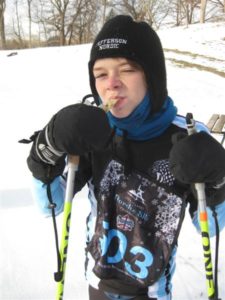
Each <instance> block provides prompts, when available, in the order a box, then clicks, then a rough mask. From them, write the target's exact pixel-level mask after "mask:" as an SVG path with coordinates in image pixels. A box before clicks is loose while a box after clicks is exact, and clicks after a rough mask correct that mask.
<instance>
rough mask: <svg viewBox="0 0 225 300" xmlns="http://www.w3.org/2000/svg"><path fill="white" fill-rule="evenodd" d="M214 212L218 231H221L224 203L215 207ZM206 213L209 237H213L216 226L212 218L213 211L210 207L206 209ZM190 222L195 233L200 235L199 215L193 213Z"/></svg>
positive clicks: (224, 219) (224, 209)
mask: <svg viewBox="0 0 225 300" xmlns="http://www.w3.org/2000/svg"><path fill="white" fill-rule="evenodd" d="M215 211H216V214H217V220H218V224H219V229H220V231H221V230H222V229H223V228H224V227H225V201H223V202H222V203H221V204H219V205H217V206H215ZM207 213H208V223H209V235H210V237H213V236H215V235H216V226H215V219H214V217H213V211H212V209H211V208H210V207H207ZM192 222H193V224H194V226H195V227H196V229H197V231H198V232H199V233H200V232H201V229H200V221H199V213H198V212H197V211H195V212H194V213H193V214H192Z"/></svg>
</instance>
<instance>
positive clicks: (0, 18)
mask: <svg viewBox="0 0 225 300" xmlns="http://www.w3.org/2000/svg"><path fill="white" fill-rule="evenodd" d="M4 13H5V0H0V38H1V41H0V42H1V43H0V49H2V50H4V49H6V38H5V18H4Z"/></svg>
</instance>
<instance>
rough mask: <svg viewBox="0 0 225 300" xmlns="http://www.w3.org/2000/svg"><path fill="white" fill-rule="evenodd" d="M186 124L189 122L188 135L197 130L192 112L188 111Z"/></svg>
mask: <svg viewBox="0 0 225 300" xmlns="http://www.w3.org/2000/svg"><path fill="white" fill-rule="evenodd" d="M186 124H187V131H188V135H192V134H193V133H195V132H196V129H195V120H194V117H193V114H192V113H187V115H186Z"/></svg>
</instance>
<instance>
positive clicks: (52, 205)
mask: <svg viewBox="0 0 225 300" xmlns="http://www.w3.org/2000/svg"><path fill="white" fill-rule="evenodd" d="M47 196H48V200H49V205H48V208H49V209H51V211H52V221H53V228H54V235H55V246H56V255H57V272H55V273H54V279H55V281H60V280H61V279H62V272H61V271H60V269H61V257H60V252H59V239H58V230H57V223H56V216H55V208H56V204H55V203H54V202H53V200H52V193H51V184H50V183H48V184H47Z"/></svg>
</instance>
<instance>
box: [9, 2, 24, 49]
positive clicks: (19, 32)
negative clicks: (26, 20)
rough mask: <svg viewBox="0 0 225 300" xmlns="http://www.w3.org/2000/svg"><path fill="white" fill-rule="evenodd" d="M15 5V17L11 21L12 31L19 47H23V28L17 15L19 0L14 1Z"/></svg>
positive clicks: (18, 14)
mask: <svg viewBox="0 0 225 300" xmlns="http://www.w3.org/2000/svg"><path fill="white" fill-rule="evenodd" d="M14 5H15V15H14V17H13V19H12V23H13V31H14V35H15V36H16V37H17V41H18V43H19V46H20V47H24V34H23V27H22V24H21V23H22V22H21V17H20V13H19V8H18V7H19V0H14Z"/></svg>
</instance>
